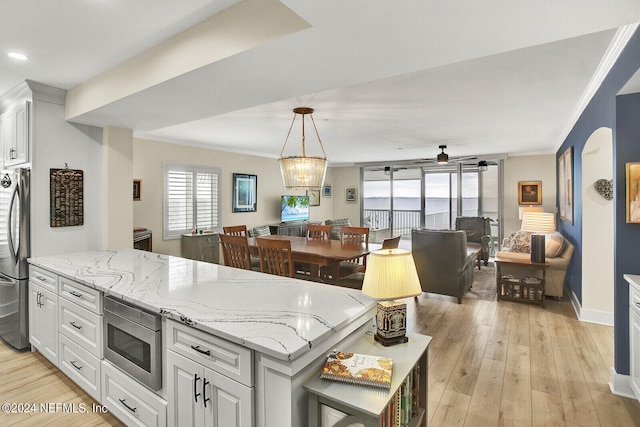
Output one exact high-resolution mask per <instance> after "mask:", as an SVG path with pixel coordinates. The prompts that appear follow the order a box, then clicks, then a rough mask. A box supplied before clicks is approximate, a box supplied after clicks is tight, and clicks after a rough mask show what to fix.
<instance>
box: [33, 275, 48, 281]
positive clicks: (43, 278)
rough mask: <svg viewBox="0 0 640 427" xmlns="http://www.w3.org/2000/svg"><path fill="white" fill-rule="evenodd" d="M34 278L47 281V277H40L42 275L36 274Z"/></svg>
mask: <svg viewBox="0 0 640 427" xmlns="http://www.w3.org/2000/svg"><path fill="white" fill-rule="evenodd" d="M36 279H38V280H42V281H43V282H46V281H47V278H46V277H42V276H38V275H36Z"/></svg>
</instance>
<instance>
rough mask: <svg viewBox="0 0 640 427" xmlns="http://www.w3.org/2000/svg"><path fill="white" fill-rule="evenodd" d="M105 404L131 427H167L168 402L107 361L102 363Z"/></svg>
mask: <svg viewBox="0 0 640 427" xmlns="http://www.w3.org/2000/svg"><path fill="white" fill-rule="evenodd" d="M102 404H103V405H105V406H106V407H107V408H108V409H109V411H111V412H113V413H114V415H116V416H117V417H118V418H120V419H121V420H122V421H124V423H125V424H127V425H128V426H151V427H152V426H163V427H164V426H166V425H167V402H166V401H165V400H164V399H162V398H161V397H159V396H157V395H155V394H154V393H152V392H151V391H150V390H149V389H147V388H146V387H144V386H142V385H141V384H140V383H138V382H137V381H135V380H133V379H131V378H129V377H127V376H126V375H125V374H124V373H122V372H121V371H120V370H118V369H117V368H115V367H114V366H113V365H111V363H109V362H107V361H103V362H102Z"/></svg>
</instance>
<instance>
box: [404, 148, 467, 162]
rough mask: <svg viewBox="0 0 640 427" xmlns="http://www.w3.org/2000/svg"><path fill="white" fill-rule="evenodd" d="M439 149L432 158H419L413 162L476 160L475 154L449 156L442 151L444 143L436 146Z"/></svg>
mask: <svg viewBox="0 0 640 427" xmlns="http://www.w3.org/2000/svg"><path fill="white" fill-rule="evenodd" d="M438 148H439V149H440V150H441V151H440V153H438V155H437V156H436V157H435V158H433V159H421V160H418V161H416V162H415V163H420V164H424V163H438V164H440V165H444V164H447V163H449V162H466V161H467V160H476V159H477V158H478V157H476V156H459V157H450V156H449V155H448V154H447V153H445V152H444V150H445V148H447V146H446V145H440V146H439V147H438Z"/></svg>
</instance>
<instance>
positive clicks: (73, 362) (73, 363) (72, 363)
mask: <svg viewBox="0 0 640 427" xmlns="http://www.w3.org/2000/svg"><path fill="white" fill-rule="evenodd" d="M69 363H71V365H73V367H74V368H76V369H77V370H78V371H79V370H80V369H82V366H78V365H76V361H75V360H71V361H69Z"/></svg>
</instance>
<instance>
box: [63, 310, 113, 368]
mask: <svg viewBox="0 0 640 427" xmlns="http://www.w3.org/2000/svg"><path fill="white" fill-rule="evenodd" d="M58 304H59V306H60V314H59V316H58V318H59V319H60V332H61V333H63V334H64V335H66V336H67V337H68V338H70V339H71V340H72V341H74V342H75V343H76V344H78V345H79V346H80V347H82V348H84V349H85V350H87V351H88V352H89V353H91V354H93V355H94V356H95V357H97V358H98V359H102V316H98V315H97V314H95V313H92V312H90V311H89V310H87V309H85V308H82V307H80V306H78V305H77V304H74V303H72V302H71V301H68V300H67V299H65V298H60V299H59V300H58Z"/></svg>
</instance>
